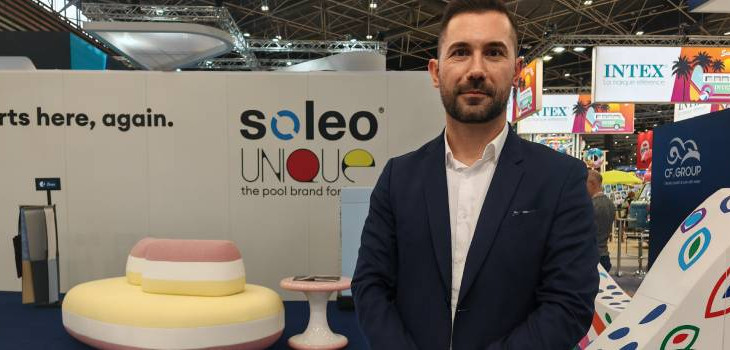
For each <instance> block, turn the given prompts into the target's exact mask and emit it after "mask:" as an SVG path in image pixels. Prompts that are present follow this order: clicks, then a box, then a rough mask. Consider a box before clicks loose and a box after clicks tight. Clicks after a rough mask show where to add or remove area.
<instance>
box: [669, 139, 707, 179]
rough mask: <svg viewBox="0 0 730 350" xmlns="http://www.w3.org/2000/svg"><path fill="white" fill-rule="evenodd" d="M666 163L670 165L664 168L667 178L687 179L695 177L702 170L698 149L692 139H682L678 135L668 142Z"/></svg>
mask: <svg viewBox="0 0 730 350" xmlns="http://www.w3.org/2000/svg"><path fill="white" fill-rule="evenodd" d="M667 163H669V165H670V166H672V167H668V168H667V169H666V170H664V178H666V179H667V180H670V179H674V180H687V179H690V178H695V177H697V176H699V175H700V173H701V172H702V165H700V149H699V147H698V146H697V143H696V142H695V141H694V140H687V141H683V140H682V139H680V138H679V137H675V138H673V139H672V140H671V141H670V142H669V154H668V155H667Z"/></svg>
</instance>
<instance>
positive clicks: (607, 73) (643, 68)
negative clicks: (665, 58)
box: [603, 64, 666, 79]
mask: <svg viewBox="0 0 730 350" xmlns="http://www.w3.org/2000/svg"><path fill="white" fill-rule="evenodd" d="M664 67H666V65H664V64H605V65H604V74H603V76H604V77H605V78H657V79H661V78H664V72H663V70H664Z"/></svg>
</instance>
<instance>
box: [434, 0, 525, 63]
mask: <svg viewBox="0 0 730 350" xmlns="http://www.w3.org/2000/svg"><path fill="white" fill-rule="evenodd" d="M489 11H494V12H499V13H501V14H503V15H505V16H507V18H508V19H509V23H510V24H511V25H512V31H513V33H512V34H514V38H513V42H514V44H515V55H517V53H518V52H519V49H518V48H517V20H516V19H515V16H514V15H513V14H512V12H510V11H509V10H508V9H507V6H506V5H505V4H504V1H502V0H451V1H449V4H448V5H446V8H445V9H444V14H443V15H442V16H441V31H440V32H439V42H438V50H439V52H440V50H441V39H442V38H443V36H444V32H445V31H446V27H447V26H448V25H449V22H451V19H452V18H454V17H455V16H456V15H460V14H463V13H484V12H489Z"/></svg>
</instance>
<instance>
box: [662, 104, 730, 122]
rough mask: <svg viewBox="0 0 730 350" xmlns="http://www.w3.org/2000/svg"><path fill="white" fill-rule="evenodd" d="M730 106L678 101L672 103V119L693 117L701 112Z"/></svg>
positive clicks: (680, 119) (678, 119) (679, 119)
mask: <svg viewBox="0 0 730 350" xmlns="http://www.w3.org/2000/svg"><path fill="white" fill-rule="evenodd" d="M729 107H730V104H725V103H721V104H717V103H678V104H675V105H674V121H675V122H679V121H682V120H685V119H689V118H694V117H697V116H700V115H703V114H708V113H712V112H718V111H721V110H723V109H727V108H729Z"/></svg>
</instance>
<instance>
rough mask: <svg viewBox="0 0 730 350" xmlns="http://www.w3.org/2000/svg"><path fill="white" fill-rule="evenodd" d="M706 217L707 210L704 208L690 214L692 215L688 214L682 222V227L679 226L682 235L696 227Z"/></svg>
mask: <svg viewBox="0 0 730 350" xmlns="http://www.w3.org/2000/svg"><path fill="white" fill-rule="evenodd" d="M706 215H707V210H706V209H705V208H700V209H697V210H695V211H694V212H692V214H689V216H687V218H686V219H684V221H683V222H682V225H681V226H679V228H680V229H681V230H682V232H683V233H686V232H687V231H689V230H691V229H692V228H693V227H695V226H697V224H699V223H700V222H701V221H702V219H704V218H705V216H706Z"/></svg>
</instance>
